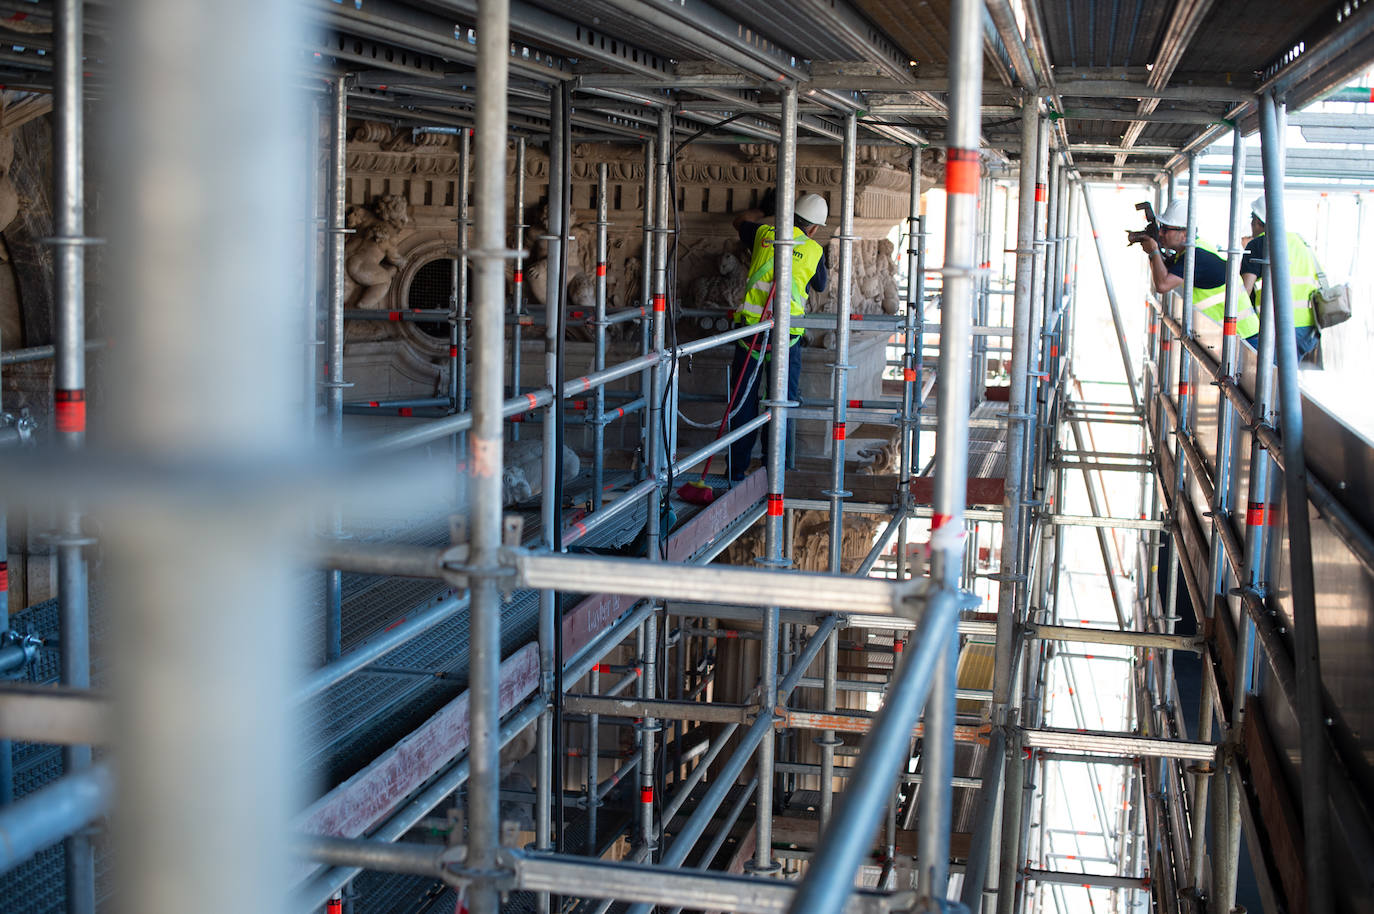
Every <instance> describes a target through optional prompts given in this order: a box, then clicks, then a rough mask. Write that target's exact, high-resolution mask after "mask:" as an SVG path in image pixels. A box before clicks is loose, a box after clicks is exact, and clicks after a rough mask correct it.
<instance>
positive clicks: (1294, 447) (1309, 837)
mask: <svg viewBox="0 0 1374 914" xmlns="http://www.w3.org/2000/svg"><path fill="white" fill-rule="evenodd" d="M1259 110H1260V141H1261V148H1260V154H1261V156H1262V158H1263V160H1264V199H1265V206H1266V209H1267V212H1266V215H1267V216H1268V218H1267V219H1266V220H1265V229H1266V231H1267V233H1268V236H1269V242H1268V244H1267V245H1266V250H1265V252H1266V253H1267V254H1268V255H1269V271H1270V274H1271V275H1272V276H1273V280H1274V281H1273V287H1274V288H1273V297H1274V337H1275V346H1276V348H1277V350H1278V394H1279V413H1280V416H1281V417H1282V418H1281V420H1280V422H1281V427H1282V430H1283V460H1284V463H1283V486H1284V501H1285V502H1286V503H1287V505H1286V506H1287V515H1288V542H1289V556H1290V559H1291V576H1292V595H1293V664H1294V666H1295V667H1296V670H1297V679H1298V705H1299V706H1298V708H1296V709H1295V710H1296V711H1297V717H1298V725H1299V727H1300V731H1301V740H1300V742H1301V746H1302V780H1301V783H1302V817H1303V837H1304V840H1305V859H1306V864H1307V903H1308V908H1309V910H1310V911H1311V912H1312V914H1329V912H1330V911H1331V910H1332V897H1331V880H1330V879H1328V878H1327V867H1328V866H1329V865H1330V861H1331V857H1330V841H1331V836H1330V829H1329V826H1328V815H1327V810H1328V806H1327V802H1328V798H1327V793H1326V783H1327V774H1326V722H1325V721H1326V713H1325V710H1324V709H1323V707H1322V679H1321V651H1320V645H1319V632H1318V629H1317V607H1316V597H1315V586H1314V579H1313V571H1312V529H1311V519H1310V516H1309V508H1308V504H1307V459H1306V456H1305V455H1304V454H1303V422H1302V394H1301V392H1300V391H1299V389H1298V355H1297V347H1296V343H1295V342H1294V326H1293V308H1294V305H1295V303H1294V302H1293V287H1292V285H1291V273H1290V266H1289V263H1288V241H1287V239H1288V232H1287V220H1286V219H1285V214H1284V201H1283V192H1284V187H1283V184H1284V172H1283V158H1282V156H1283V142H1284V137H1283V133H1282V132H1281V131H1280V129H1279V122H1280V113H1279V111H1278V110H1277V104H1276V102H1275V100H1274V96H1273V94H1272V93H1268V92H1266V93H1265V94H1264V95H1262V96H1260V99H1259Z"/></svg>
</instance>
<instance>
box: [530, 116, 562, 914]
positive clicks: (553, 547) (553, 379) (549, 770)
mask: <svg viewBox="0 0 1374 914" xmlns="http://www.w3.org/2000/svg"><path fill="white" fill-rule="evenodd" d="M563 117H564V111H563V100H562V96H561V95H560V94H558V93H554V94H553V97H552V98H551V99H550V100H549V185H548V199H549V218H548V225H547V226H545V228H546V230H547V234H546V235H545V236H544V238H543V240H544V241H545V242H546V243H547V244H548V260H547V265H548V271H547V273H546V285H545V294H544V301H545V302H546V303H547V305H546V307H545V309H544V383H545V384H546V385H548V386H550V387H552V388H553V391H554V396H553V402H552V403H550V404H549V408H548V409H547V410H545V411H544V425H543V427H542V428H541V429H540V432H541V439H540V440H541V447H542V450H543V461H542V463H541V467H540V468H541V486H542V491H541V493H540V505H539V518H540V526H541V531H540V532H541V534H542V536H541V539H542V541H543V544H544V548H545V549H548V550H550V551H553V552H557V551H558V550H559V549H560V547H561V546H562V537H561V536H560V531H559V530H558V526H557V516H558V511H557V504H556V503H555V500H554V499H555V492H556V489H557V486H556V485H555V484H554V480H555V479H556V478H557V475H558V472H559V461H558V459H557V455H556V454H555V453H554V452H555V449H556V448H557V437H558V429H557V425H558V420H557V415H558V410H559V409H561V408H562V406H563V400H562V396H561V391H562V388H563V385H562V383H561V382H562V379H561V378H559V377H558V321H557V313H558V312H557V308H558V306H559V305H558V303H559V295H558V277H559V275H560V273H561V267H560V262H561V258H562V256H563V242H562V235H563V207H562V206H561V205H559V204H558V203H557V201H559V200H562V199H563V181H564V178H565V177H566V176H565V175H564V174H563V167H562V162H563ZM557 602H558V594H557V593H556V592H554V591H552V590H541V591H540V592H539V687H540V691H541V693H542V694H543V696H544V708H545V710H544V711H543V713H541V714H540V715H539V723H538V725H537V727H536V730H535V739H536V749H537V752H538V753H539V779H538V782H537V784H536V792H535V817H534V844H535V847H536V848H538V849H539V850H547V849H548V848H550V847H553V846H554V842H555V838H557V840H558V841H559V842H560V843H561V841H562V822H561V821H560V822H558V823H557V824H558V826H559V828H558V830H557V831H556V832H555V830H554V824H555V823H554V809H553V794H554V791H561V790H562V788H563V783H562V780H561V778H562V772H563V765H562V758H561V757H560V756H559V755H558V753H557V749H558V748H559V747H560V746H561V745H562V740H561V738H560V737H561V734H560V733H558V732H557V729H556V728H557V726H558V723H559V721H558V719H557V715H556V714H555V709H556V708H557V706H558V703H559V699H560V697H561V696H560V695H559V694H558V690H557V677H558V670H557V649H556V642H557V640H558V639H559V638H561V637H562V632H560V631H559V626H558V608H557ZM536 902H537V905H538V910H539V911H540V912H545V911H547V910H548V908H549V896H548V895H547V894H546V893H540V894H539V895H538V897H537V899H536Z"/></svg>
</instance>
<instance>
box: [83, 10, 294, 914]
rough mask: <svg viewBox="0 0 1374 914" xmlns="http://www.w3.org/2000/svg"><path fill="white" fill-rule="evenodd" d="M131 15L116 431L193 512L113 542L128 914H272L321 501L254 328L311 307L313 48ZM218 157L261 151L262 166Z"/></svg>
mask: <svg viewBox="0 0 1374 914" xmlns="http://www.w3.org/2000/svg"><path fill="white" fill-rule="evenodd" d="M269 7H270V9H269ZM121 13H122V15H123V17H124V24H125V27H124V29H123V31H122V32H121V44H120V51H121V57H122V59H123V61H124V68H123V71H122V74H121V79H120V83H119V85H118V86H117V89H116V90H115V91H112V92H111V93H110V99H111V100H112V103H113V104H114V105H115V107H116V108H117V111H116V112H115V113H113V115H112V116H113V117H114V121H115V122H116V123H119V124H121V126H122V129H121V130H119V131H118V132H116V133H115V134H113V136H114V137H116V140H115V142H116V147H115V150H114V155H113V164H112V166H111V173H112V174H118V175H120V180H119V181H118V182H116V186H115V187H113V188H112V189H111V190H112V193H113V194H114V195H115V196H116V197H117V205H116V206H114V207H113V208H112V210H113V211H114V212H119V213H121V214H125V215H126V217H127V218H126V219H125V220H124V222H123V224H122V225H121V227H120V231H119V237H120V239H121V243H122V244H123V246H124V248H123V259H124V269H121V270H120V271H118V275H119V278H120V285H119V287H118V289H117V294H116V301H117V304H118V306H119V308H120V318H119V320H118V321H117V324H118V326H120V327H121V333H120V345H119V348H118V353H117V359H118V365H117V371H118V378H117V381H118V384H117V387H116V386H115V385H114V384H112V385H111V387H112V389H118V390H119V392H120V395H119V396H118V397H112V398H111V401H110V402H111V414H112V415H111V420H112V421H111V423H110V428H111V430H112V434H113V436H114V438H115V446H116V448H117V450H118V452H119V453H120V454H121V456H122V458H123V459H127V460H129V461H131V462H133V464H134V465H143V466H160V467H167V468H169V475H170V476H171V477H174V478H189V479H192V480H195V485H196V486H197V488H196V491H195V495H194V497H191V498H188V497H187V496H186V495H184V494H183V491H184V490H178V489H173V490H172V491H170V492H158V493H155V494H151V495H149V496H148V497H146V498H141V499H138V500H137V501H136V502H135V501H132V500H131V501H130V502H128V503H127V504H126V505H125V506H124V507H123V508H122V509H121V510H120V516H119V517H118V518H117V522H112V523H110V524H109V525H108V526H107V528H106V529H108V530H109V531H110V537H109V540H110V543H109V547H110V551H109V554H108V555H107V567H108V568H109V569H110V570H111V575H112V576H114V577H117V580H115V581H114V582H113V587H112V593H113V596H114V599H113V601H112V602H113V604H114V605H113V606H112V607H111V625H110V628H111V630H112V632H113V633H114V638H113V643H112V644H111V650H110V656H112V657H116V658H118V665H117V666H116V667H115V668H114V670H113V673H114V689H115V696H116V720H115V732H116V734H117V742H116V747H115V749H116V752H117V758H118V760H119V765H120V767H119V772H118V779H119V780H118V791H119V794H118V798H117V804H116V805H117V807H118V808H119V809H120V810H121V815H120V816H118V817H116V818H114V819H113V820H112V821H113V824H114V829H115V835H114V839H113V841H112V845H113V846H114V847H117V848H118V855H119V864H118V866H119V877H120V895H121V897H120V902H119V903H120V906H121V907H122V908H123V909H124V910H129V911H139V912H143V914H172V912H183V911H188V910H193V909H195V908H198V907H203V906H204V904H205V892H206V886H209V885H214V886H216V889H215V895H216V904H223V905H224V906H225V907H226V909H232V910H235V911H261V912H279V911H284V910H285V909H286V908H285V903H284V898H285V889H286V881H287V870H288V861H289V855H288V853H287V847H286V835H287V834H288V828H289V818H288V816H289V811H290V810H293V809H295V808H297V806H296V800H297V797H296V796H295V789H294V788H295V783H294V781H295V778H294V775H293V773H292V772H293V769H294V765H295V762H296V760H297V758H298V757H297V756H296V755H295V753H293V752H292V749H293V748H294V747H293V745H292V744H293V730H292V726H293V724H294V723H295V722H294V720H293V715H292V714H291V713H290V710H289V709H290V702H289V700H288V696H289V694H290V687H291V682H290V674H291V670H292V669H293V665H294V663H295V662H296V661H297V660H298V659H299V658H298V657H296V656H294V651H293V650H292V648H293V647H294V645H295V643H296V642H295V637H294V634H295V632H296V630H297V628H298V626H297V624H296V622H297V620H295V619H294V617H293V615H294V613H295V611H296V609H297V607H298V606H299V600H298V595H297V594H296V592H295V591H296V581H295V578H296V577H297V576H298V571H297V570H296V569H295V568H294V567H293V566H292V565H291V564H290V562H289V560H288V558H287V557H288V556H290V555H292V554H293V550H292V544H293V543H298V542H299V540H300V536H301V534H302V533H303V529H300V528H303V527H304V524H302V523H300V522H299V520H298V514H299V512H298V510H297V508H298V506H294V505H293V506H289V507H287V508H284V507H283V506H282V505H281V504H279V503H278V502H279V501H280V493H281V492H282V491H286V490H288V487H289V486H300V485H301V484H302V483H304V481H305V479H306V478H308V477H300V478H291V479H290V482H289V483H288V482H287V480H285V479H282V478H281V476H280V474H281V473H282V468H284V467H294V466H303V465H304V462H305V461H304V456H305V455H304V453H303V448H302V447H301V437H302V430H301V423H300V418H299V413H298V412H297V410H296V408H295V404H296V403H297V402H298V400H297V396H298V395H299V392H300V391H299V387H300V371H299V369H298V367H297V366H298V362H297V359H298V354H297V351H296V347H295V345H294V341H293V340H292V338H291V335H290V334H263V333H262V332H261V328H262V327H265V326H271V325H272V323H273V322H274V321H279V320H280V317H281V315H283V314H289V313H292V310H293V309H294V308H296V307H298V306H299V296H300V287H299V282H298V280H299V276H298V267H297V266H296V263H297V262H298V260H299V248H298V247H297V246H296V245H295V244H294V243H293V241H292V238H293V237H294V231H295V230H294V229H293V228H292V224H293V219H292V216H293V215H295V216H299V211H295V212H294V213H293V209H292V207H291V205H290V204H291V201H292V200H293V197H294V194H293V188H297V187H299V186H300V185H299V183H298V182H299V181H300V180H301V179H302V178H303V171H304V169H303V168H302V167H301V166H302V165H303V163H302V162H300V161H299V158H300V157H299V156H297V155H294V154H293V148H292V137H293V136H295V135H296V134H297V131H298V130H299V125H300V123H301V115H302V112H301V111H300V110H298V108H299V107H301V106H298V105H297V102H298V101H299V96H298V95H297V94H296V93H295V92H292V91H289V90H288V89H287V88H285V87H290V86H292V85H294V83H295V81H296V79H297V76H298V73H297V65H296V61H297V60H298V54H299V48H300V46H301V45H300V43H301V42H303V41H304V40H305V35H304V29H303V27H302V23H301V21H300V19H299V18H298V14H297V8H296V7H282V6H280V5H275V4H250V5H249V6H248V7H247V8H245V6H243V5H239V6H235V7H217V6H208V5H194V6H187V5H186V4H184V3H181V2H180V0H133V2H130V3H125V4H122V5H121ZM269 18H270V20H271V22H272V24H273V27H272V28H270V29H264V28H263V27H262V23H263V22H264V21H266V20H267V19H269ZM226 73H233V74H234V78H233V79H226V78H225V76H224V74H226ZM245 99H252V100H253V101H252V103H251V104H245ZM227 137H253V138H254V142H255V144H256V146H255V150H254V155H251V156H244V155H242V154H241V151H240V150H238V149H237V148H235V147H234V146H233V145H232V144H226V143H225V138H227ZM288 163H289V164H288ZM169 186H175V187H176V188H177V189H178V192H177V193H171V194H169V193H168V187H169ZM246 264H251V265H252V267H251V269H245V266H244V265H246ZM169 340H170V341H175V344H173V345H169ZM192 343H193V344H192ZM250 352H251V353H252V358H245V357H244V355H245V353H250ZM150 403H157V404H159V407H160V408H158V409H149V408H147V405H148V404H150ZM288 472H289V471H288ZM266 479H271V480H280V481H279V482H278V484H277V485H269V486H267V487H266V488H265V489H264V488H262V483H263V481H264V480H266ZM188 503H189V504H196V505H203V506H205V507H203V508H201V509H200V510H188V508H187V506H188ZM208 512H213V522H207V513H208ZM226 568H234V569H252V573H251V574H226V573H225V569H226ZM150 581H155V582H156V586H149V582H150ZM207 581H212V582H214V586H210V587H207V586H206V582H207ZM191 606H193V607H195V611H194V612H188V611H187V607H191ZM66 637H67V635H66V633H65V632H64V636H63V638H64V642H65V640H66ZM245 670H251V675H244V671H245ZM247 797H251V798H252V801H251V802H245V798H247ZM188 836H195V838H194V840H188ZM226 872H232V873H233V874H234V877H233V878H232V879H225V878H224V874H225V873H226Z"/></svg>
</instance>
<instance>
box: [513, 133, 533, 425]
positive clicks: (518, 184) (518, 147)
mask: <svg viewBox="0 0 1374 914" xmlns="http://www.w3.org/2000/svg"><path fill="white" fill-rule="evenodd" d="M527 228H529V226H528V225H526V224H525V138H524V137H523V136H522V137H520V138H519V139H518V140H516V141H515V250H516V252H517V253H516V254H515V275H514V277H513V279H514V282H513V283H512V284H511V285H512V289H511V315H512V316H513V317H514V320H513V321H512V323H511V331H510V336H511V340H510V396H512V397H518V396H520V359H521V352H520V347H521V339H520V337H521V334H522V332H523V330H524V328H523V327H522V326H521V323H520V321H521V319H522V318H523V317H524V316H525V258H524V257H523V256H521V254H520V253H519V252H520V251H523V250H524V248H525V229H527ZM510 439H511V440H512V441H519V440H520V423H519V422H512V423H511V424H510Z"/></svg>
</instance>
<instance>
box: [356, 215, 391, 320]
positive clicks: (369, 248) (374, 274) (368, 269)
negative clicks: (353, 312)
mask: <svg viewBox="0 0 1374 914" xmlns="http://www.w3.org/2000/svg"><path fill="white" fill-rule="evenodd" d="M395 235H396V233H395V231H394V230H393V229H392V227H391V225H390V223H387V222H378V223H376V224H374V225H372V226H371V227H369V228H368V229H366V231H365V233H364V237H363V240H362V242H361V243H359V244H358V245H357V246H356V247H354V248H353V250H352V251H350V252H349V254H348V258H347V260H346V261H345V262H344V268H345V269H346V270H347V271H348V278H349V279H351V280H353V281H354V282H355V283H357V284H358V287H359V288H358V293H357V298H356V300H355V301H354V302H353V303H352V305H351V307H354V308H375V307H377V306H378V305H379V304H381V302H382V299H383V298H385V297H386V293H387V290H388V289H390V288H391V281H392V280H393V279H394V278H395V277H396V271H397V270H398V269H400V268H401V267H403V266H405V265H406V259H405V258H404V257H402V256H401V254H400V252H399V251H397V250H396V237H395Z"/></svg>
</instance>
